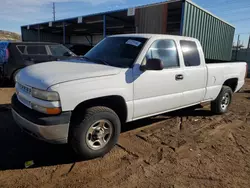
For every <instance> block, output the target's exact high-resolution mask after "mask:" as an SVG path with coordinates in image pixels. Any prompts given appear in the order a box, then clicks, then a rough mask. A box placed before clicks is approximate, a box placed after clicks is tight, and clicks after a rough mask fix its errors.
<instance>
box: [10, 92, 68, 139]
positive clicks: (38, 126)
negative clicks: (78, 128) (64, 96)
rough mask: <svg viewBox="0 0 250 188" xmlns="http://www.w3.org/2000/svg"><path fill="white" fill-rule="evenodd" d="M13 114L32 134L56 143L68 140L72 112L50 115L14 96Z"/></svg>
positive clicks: (25, 129) (22, 126)
mask: <svg viewBox="0 0 250 188" xmlns="http://www.w3.org/2000/svg"><path fill="white" fill-rule="evenodd" d="M12 115H13V118H14V120H15V122H16V123H17V124H18V125H19V126H20V128H21V129H22V130H24V131H25V132H27V133H28V134H30V135H31V136H33V137H35V138H37V139H40V140H44V141H46V142H49V143H54V144H65V143H67V142H68V132H69V123H70V117H71V112H65V113H62V114H61V115H57V116H49V115H45V114H41V113H38V112H36V111H34V110H31V109H29V108H27V107H26V106H24V105H23V104H21V103H20V102H19V101H18V99H17V97H16V95H14V96H13V97H12Z"/></svg>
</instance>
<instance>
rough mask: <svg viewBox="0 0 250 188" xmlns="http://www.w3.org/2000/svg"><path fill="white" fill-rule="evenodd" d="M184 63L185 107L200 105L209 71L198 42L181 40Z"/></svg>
mask: <svg viewBox="0 0 250 188" xmlns="http://www.w3.org/2000/svg"><path fill="white" fill-rule="evenodd" d="M179 42H180V46H181V52H182V54H183V61H184V73H183V83H184V84H183V106H189V105H192V104H197V103H200V102H201V101H202V100H203V99H204V96H205V92H206V80H207V70H206V66H205V64H204V63H205V62H204V57H203V53H202V48H201V46H200V44H199V43H198V42H197V41H195V40H194V41H190V40H180V41H179Z"/></svg>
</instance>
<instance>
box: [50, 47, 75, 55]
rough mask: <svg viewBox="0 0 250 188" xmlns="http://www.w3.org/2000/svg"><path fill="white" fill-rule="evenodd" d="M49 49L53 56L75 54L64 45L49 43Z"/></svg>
mask: <svg viewBox="0 0 250 188" xmlns="http://www.w3.org/2000/svg"><path fill="white" fill-rule="evenodd" d="M49 49H50V51H51V53H52V55H53V56H75V54H74V53H73V52H71V51H70V50H69V49H68V48H66V47H64V46H63V45H49Z"/></svg>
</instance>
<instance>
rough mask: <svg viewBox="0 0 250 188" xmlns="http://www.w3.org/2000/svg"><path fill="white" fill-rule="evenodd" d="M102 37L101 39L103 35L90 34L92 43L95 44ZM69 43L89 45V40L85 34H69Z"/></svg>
mask: <svg viewBox="0 0 250 188" xmlns="http://www.w3.org/2000/svg"><path fill="white" fill-rule="evenodd" d="M102 39H103V35H93V36H92V40H93V41H92V42H93V45H96V44H97V43H98V42H100V41H101V40H102ZM70 43H72V44H86V45H90V43H89V41H88V40H87V39H86V37H85V36H71V37H70Z"/></svg>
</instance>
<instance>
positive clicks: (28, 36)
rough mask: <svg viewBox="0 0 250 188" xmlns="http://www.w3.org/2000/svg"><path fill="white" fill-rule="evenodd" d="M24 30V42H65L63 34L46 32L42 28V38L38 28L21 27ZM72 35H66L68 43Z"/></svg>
mask: <svg viewBox="0 0 250 188" xmlns="http://www.w3.org/2000/svg"><path fill="white" fill-rule="evenodd" d="M21 31H22V40H23V41H24V42H38V41H40V42H55V43H63V36H62V34H60V35H59V34H58V35H57V34H53V33H47V32H46V33H45V32H43V31H42V30H41V31H40V40H39V33H38V31H37V30H32V29H26V28H21ZM69 41H70V37H67V36H66V43H69Z"/></svg>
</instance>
